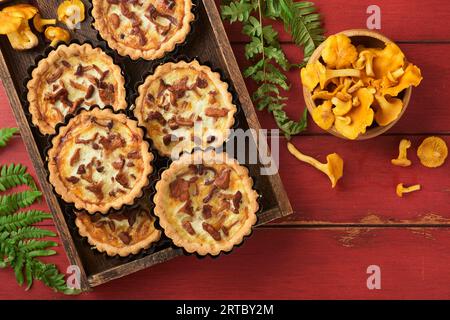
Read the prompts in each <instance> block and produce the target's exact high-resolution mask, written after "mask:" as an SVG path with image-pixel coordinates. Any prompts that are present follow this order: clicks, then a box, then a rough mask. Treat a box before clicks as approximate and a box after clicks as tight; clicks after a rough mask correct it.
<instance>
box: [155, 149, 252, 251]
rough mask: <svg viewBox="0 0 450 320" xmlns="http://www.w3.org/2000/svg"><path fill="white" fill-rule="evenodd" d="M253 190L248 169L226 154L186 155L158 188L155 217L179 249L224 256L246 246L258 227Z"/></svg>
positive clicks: (175, 164) (202, 153) (167, 172)
mask: <svg viewBox="0 0 450 320" xmlns="http://www.w3.org/2000/svg"><path fill="white" fill-rule="evenodd" d="M252 186H253V180H252V178H251V177H250V176H249V174H248V170H247V169H246V168H245V167H243V166H241V165H239V163H238V162H237V161H236V160H234V159H230V158H228V156H227V155H226V154H225V153H215V151H213V150H209V151H206V152H203V151H195V152H194V153H193V154H183V155H182V156H181V157H180V158H179V159H178V160H176V161H174V162H173V163H172V164H171V165H170V167H169V169H167V170H166V171H164V172H163V173H162V176H161V180H160V181H159V182H158V183H157V184H156V195H155V197H154V202H155V210H154V212H155V214H156V215H157V216H158V217H159V224H160V225H161V227H162V228H163V229H164V232H165V234H166V235H167V236H168V237H169V238H171V239H172V240H173V242H174V244H175V245H177V246H179V247H183V248H184V249H185V250H186V251H187V252H189V253H193V252H196V253H198V254H199V255H206V254H211V255H218V254H219V253H220V252H221V251H230V250H231V249H232V248H233V246H234V245H237V244H239V243H241V242H242V240H243V238H244V237H245V236H246V235H249V234H250V233H251V231H252V226H253V225H254V224H255V223H256V220H257V217H256V211H257V210H258V201H257V198H258V194H257V192H256V191H255V190H253V189H252Z"/></svg>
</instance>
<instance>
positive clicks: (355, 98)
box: [301, 30, 422, 140]
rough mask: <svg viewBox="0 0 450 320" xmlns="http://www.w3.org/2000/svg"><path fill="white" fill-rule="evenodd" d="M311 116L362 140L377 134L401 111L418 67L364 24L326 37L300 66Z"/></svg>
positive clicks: (334, 130)
mask: <svg viewBox="0 0 450 320" xmlns="http://www.w3.org/2000/svg"><path fill="white" fill-rule="evenodd" d="M301 78H302V83H303V94H304V97H305V101H306V105H307V107H308V110H309V112H310V113H311V115H312V118H313V120H314V122H315V123H316V124H317V125H318V126H319V127H320V128H322V129H324V130H327V131H328V132H330V133H332V134H333V135H335V136H338V137H341V138H346V139H351V140H363V139H368V138H372V137H375V136H378V135H380V134H382V133H383V132H385V131H387V130H388V129H389V128H391V127H392V126H393V125H394V124H395V123H396V122H397V121H398V120H399V119H400V117H401V116H402V115H403V113H404V111H405V109H406V107H407V105H408V102H409V99H410V96H411V87H412V86H415V87H417V86H418V85H419V84H420V82H421V80H422V76H421V72H420V69H419V68H418V67H417V66H415V65H413V64H412V63H410V62H408V60H407V59H406V57H405V55H404V54H403V52H402V51H401V49H400V48H399V47H398V46H397V45H396V44H395V43H394V42H392V41H390V40H389V39H388V38H386V37H384V36H383V35H381V34H379V33H376V32H373V31H369V30H347V31H343V32H341V33H338V34H336V35H332V36H330V37H328V38H327V40H325V41H324V42H323V43H322V44H321V45H320V46H319V47H318V48H317V49H316V51H315V52H314V54H313V55H312V56H311V59H310V60H309V62H308V64H307V65H306V67H304V68H303V69H302V70H301Z"/></svg>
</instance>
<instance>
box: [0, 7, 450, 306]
mask: <svg viewBox="0 0 450 320" xmlns="http://www.w3.org/2000/svg"><path fill="white" fill-rule="evenodd" d="M216 2H217V3H218V2H220V1H216ZM315 2H316V3H317V5H318V7H319V10H320V12H321V13H322V14H323V16H324V21H325V28H326V29H327V32H328V34H331V33H333V32H338V31H341V30H344V29H349V28H361V27H365V23H366V19H367V16H368V15H367V14H366V9H367V6H368V5H370V4H372V3H371V2H370V1H364V0H363V1H343V0H333V1H324V0H320V1H315ZM377 4H378V5H379V6H380V8H381V10H382V29H381V32H382V33H384V34H385V35H386V36H388V37H389V38H391V39H394V40H396V41H399V43H400V46H401V48H402V50H403V51H404V52H405V54H406V56H407V57H408V59H409V60H410V61H412V62H414V63H415V64H417V65H418V66H419V67H420V68H421V69H422V73H423V76H424V80H423V82H422V84H421V85H420V87H419V88H415V89H414V90H413V95H412V99H411V102H410V105H409V107H408V110H407V112H406V113H405V115H404V116H403V118H402V119H401V120H400V121H399V122H398V123H397V124H396V125H395V126H394V127H393V128H392V129H391V130H390V131H389V132H388V133H386V134H384V135H382V136H380V137H377V138H375V139H373V140H369V141H363V142H352V141H343V140H341V139H338V138H335V137H333V136H330V135H328V134H326V133H325V132H323V131H322V130H320V129H319V128H317V126H316V125H314V123H313V122H312V121H310V122H309V128H308V131H307V132H306V133H305V134H304V135H301V136H298V137H295V138H294V140H293V143H294V144H295V145H296V146H297V147H299V148H300V149H301V150H302V151H304V152H305V153H307V154H310V155H312V156H315V157H318V158H319V159H321V160H322V161H323V160H324V159H325V157H326V155H327V154H328V153H332V152H337V153H339V154H340V155H341V156H342V157H343V158H344V160H345V171H344V177H343V179H342V180H341V181H340V182H339V184H338V186H337V187H336V189H334V190H333V189H331V187H330V183H329V181H328V179H327V177H326V176H324V175H323V174H321V173H320V172H317V171H315V170H314V169H313V168H310V167H308V166H307V165H305V164H302V163H299V162H297V161H296V160H295V159H294V158H293V157H292V156H290V155H289V154H288V152H287V150H286V148H285V145H284V144H285V141H284V139H282V141H281V145H280V175H281V178H282V181H283V183H284V185H285V187H286V190H287V194H288V196H289V199H290V201H291V203H292V205H293V208H294V215H292V216H290V217H288V218H285V219H281V220H277V221H276V222H275V223H272V224H270V225H268V226H265V227H263V228H260V229H257V230H256V231H255V233H254V234H253V235H252V238H250V239H249V241H247V242H246V243H245V245H244V246H242V247H241V248H238V249H237V250H235V251H234V252H233V253H232V254H231V255H229V256H224V257H221V258H220V259H217V260H213V259H203V260H198V259H196V258H195V257H181V258H177V259H175V260H172V261H170V262H168V263H165V264H162V265H158V266H155V267H152V268H150V269H146V270H143V271H140V272H138V273H136V274H133V275H130V276H127V277H125V278H121V279H118V280H115V281H113V282H111V283H108V284H105V285H102V286H99V287H97V288H95V291H94V292H90V293H87V294H83V295H81V296H78V297H75V299H99V298H107V299H119V298H131V299H165V298H167V299H175V298H180V299H183V298H186V299H196V298H211V299H213V298H217V299H224V298H235V299H238V298H247V299H262V298H268V299H275V298H280V299H281V298H285V299H309V298H325V299H333V298H338V299H342V298H366V299H377V298H381V299H391V298H397V299H402V298H425V299H427V298H428V299H429V298H444V299H446V298H447V299H448V298H450V285H449V283H450V274H449V273H448V272H447V268H448V262H449V260H450V250H449V247H450V229H449V226H450V201H449V195H450V175H449V174H450V164H449V163H450V161H447V162H446V164H445V165H444V166H443V167H441V168H439V169H434V170H433V169H427V168H425V167H423V166H421V165H420V163H419V161H418V159H417V156H416V155H415V152H416V150H417V147H418V145H419V143H420V142H421V141H422V139H423V138H425V137H426V136H429V135H432V134H433V135H438V136H440V137H442V138H443V139H444V140H445V141H446V142H447V144H448V145H450V137H449V135H450V108H449V107H448V103H447V101H448V100H449V99H450V90H449V88H448V83H450V68H449V67H448V66H447V65H446V61H449V60H450V55H449V52H450V29H449V28H448V26H447V22H446V21H448V20H449V19H450V4H449V3H448V2H446V1H439V0H432V1H428V2H423V1H405V0H391V1H387V0H382V1H379V2H378V3H377ZM436 8H438V10H437V9H436ZM225 27H226V31H227V33H228V35H229V37H230V40H231V41H232V46H233V50H234V52H235V54H236V58H237V61H238V63H239V65H240V67H241V69H243V68H244V67H245V66H246V65H247V62H246V61H245V59H244V55H243V46H244V43H243V42H244V41H245V37H244V36H241V35H240V26H238V25H237V24H233V25H231V26H230V25H227V24H226V25H225ZM278 29H279V30H280V31H282V27H281V26H279V28H278ZM281 37H282V39H283V41H284V43H283V48H284V49H285V50H286V52H287V53H288V56H289V58H290V59H292V60H293V61H297V60H300V59H301V52H300V50H299V49H298V48H296V47H295V46H294V45H293V44H292V43H290V39H289V37H288V35H286V34H285V33H284V32H282V33H281ZM289 76H290V79H291V82H292V90H291V91H290V92H289V95H288V96H289V98H290V99H289V103H288V108H287V109H288V112H289V114H290V115H292V116H299V115H300V114H301V112H302V110H303V107H304V102H303V97H302V93H301V84H300V80H299V76H298V71H295V70H294V71H292V72H291V73H290V75H289ZM246 83H247V87H248V88H249V90H250V91H251V90H252V89H253V88H254V85H253V84H252V83H250V82H249V81H247V82H246ZM13 107H14V106H13ZM0 108H1V114H0V127H5V126H15V122H14V118H13V116H12V113H11V110H10V107H9V105H8V102H7V99H6V97H5V93H4V92H3V91H0ZM258 117H259V121H260V122H261V124H262V127H263V128H274V127H275V126H274V122H273V120H272V118H271V115H269V114H267V113H266V112H258ZM401 138H408V139H411V140H412V145H413V146H412V148H411V149H410V150H409V152H408V155H409V157H410V159H411V160H412V162H413V165H412V166H411V167H409V168H399V167H394V166H392V165H391V164H390V159H391V158H393V157H396V155H397V147H398V142H399V141H400V139H401ZM11 159H14V161H16V162H22V163H24V164H30V160H29V159H28V156H27V153H26V151H25V148H24V145H23V142H22V141H21V139H20V137H18V136H17V137H15V138H14V139H13V143H12V144H11V146H10V147H9V148H8V149H5V150H0V162H1V163H7V162H10V161H11ZM398 182H403V183H405V184H413V183H420V184H422V187H423V190H422V191H419V192H417V193H413V194H409V195H406V196H405V197H404V198H402V199H400V198H398V197H397V196H396V195H395V185H396V184H397V183H398ZM40 206H41V207H40V208H43V209H44V208H45V205H44V204H41V205H40ZM44 224H48V227H49V228H54V227H53V224H52V223H51V222H47V223H44ZM59 253H60V254H58V255H57V256H55V257H52V258H50V260H49V261H53V262H55V263H57V265H58V266H59V267H60V268H61V269H62V270H64V269H65V268H66V267H67V264H68V262H67V259H66V257H65V255H64V253H63V251H62V249H61V248H59ZM369 265H378V266H380V268H381V272H382V284H381V286H382V288H381V290H368V288H367V286H366V280H367V277H368V274H367V273H366V270H367V267H368V266H369ZM280 270H282V271H280ZM0 283H2V285H1V286H0V298H5V299H27V298H28V299H44V298H50V299H54V298H58V299H68V297H64V296H62V295H60V294H55V293H53V292H51V291H50V290H48V289H46V288H45V287H43V286H42V285H41V284H40V283H36V284H35V286H34V288H33V289H32V290H31V291H30V292H25V291H24V290H23V288H20V287H18V286H17V285H16V283H15V280H14V276H13V274H12V271H11V270H1V271H0ZM70 299H72V297H70Z"/></svg>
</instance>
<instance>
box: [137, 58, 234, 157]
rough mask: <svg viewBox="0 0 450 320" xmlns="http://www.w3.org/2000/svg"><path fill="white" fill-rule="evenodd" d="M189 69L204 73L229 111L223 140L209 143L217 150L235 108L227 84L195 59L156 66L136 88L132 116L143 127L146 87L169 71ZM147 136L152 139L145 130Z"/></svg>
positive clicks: (231, 123) (161, 151) (231, 122)
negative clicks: (136, 94)
mask: <svg viewBox="0 0 450 320" xmlns="http://www.w3.org/2000/svg"><path fill="white" fill-rule="evenodd" d="M189 67H193V68H194V69H196V70H197V71H199V72H204V73H206V74H207V75H208V76H209V77H210V79H211V81H212V82H213V84H214V85H215V86H216V88H217V90H218V91H219V93H220V95H222V96H223V97H224V102H225V105H223V106H222V107H225V108H227V109H230V112H228V116H227V117H228V119H227V122H226V124H225V129H224V130H226V132H222V133H223V134H222V137H223V139H216V141H214V142H213V143H211V144H210V145H209V146H210V147H214V148H218V147H220V146H221V145H222V144H223V142H224V141H226V140H228V138H229V136H230V130H229V129H231V127H232V126H233V125H234V122H235V119H234V115H235V113H236V112H237V107H236V105H235V104H234V103H233V95H232V94H231V93H230V92H229V91H228V87H229V86H228V83H226V82H224V81H222V79H221V78H220V74H219V73H218V72H213V71H212V70H211V68H210V67H208V66H205V65H201V64H200V63H199V62H198V61H197V60H195V59H194V60H193V61H192V62H186V61H180V62H176V63H175V62H168V63H165V64H163V65H160V66H158V67H157V68H156V70H155V72H154V73H153V74H151V75H149V76H148V77H147V78H146V79H145V81H144V83H143V84H142V85H140V86H139V88H138V97H137V98H136V102H135V108H134V110H133V113H134V116H135V117H136V118H137V119H138V121H139V125H141V126H144V127H145V121H144V119H142V117H141V114H142V109H143V108H145V106H144V105H145V102H144V101H145V99H144V98H145V96H146V93H147V90H148V87H149V86H150V84H151V83H152V82H153V81H155V80H156V79H158V78H159V77H161V75H164V74H167V73H168V72H170V71H171V70H176V69H182V68H189ZM147 136H148V137H149V138H150V139H152V137H151V136H150V135H149V131H148V130H147ZM154 147H155V148H156V149H157V150H158V153H159V154H160V155H162V156H166V157H168V156H170V155H171V152H170V150H169V151H165V150H160V148H157V146H156V145H154ZM193 149H194V147H192V148H185V149H183V151H186V152H191V151H192V150H193Z"/></svg>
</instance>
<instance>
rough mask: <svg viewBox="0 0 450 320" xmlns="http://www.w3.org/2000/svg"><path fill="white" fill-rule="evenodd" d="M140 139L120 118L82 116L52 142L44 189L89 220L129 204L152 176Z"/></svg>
mask: <svg viewBox="0 0 450 320" xmlns="http://www.w3.org/2000/svg"><path fill="white" fill-rule="evenodd" d="M143 135H144V133H143V130H142V129H141V128H139V127H138V126H137V122H136V121H134V120H131V119H128V118H127V117H126V115H124V114H115V113H113V112H112V111H111V110H110V109H99V108H94V109H92V110H82V111H81V112H80V114H78V115H76V116H75V117H73V118H72V119H70V120H69V122H68V124H67V125H65V126H63V127H61V128H60V130H59V133H58V134H57V135H56V136H55V137H54V138H53V139H52V147H51V148H50V150H49V151H48V169H49V172H50V176H49V180H50V183H51V184H52V185H53V186H54V187H55V191H56V192H57V193H58V194H59V195H60V196H61V197H62V198H63V200H64V201H66V202H69V203H74V205H75V207H76V208H77V209H84V210H86V211H88V212H89V213H91V214H93V213H96V212H100V213H107V212H108V210H109V209H110V208H114V209H116V210H118V209H120V208H121V207H122V206H123V205H124V204H133V202H134V200H135V199H136V198H138V197H139V196H141V195H142V188H143V187H145V186H147V185H148V183H149V178H148V175H149V174H150V173H151V172H152V171H153V167H152V165H151V161H152V160H153V154H152V153H150V152H149V150H148V149H149V144H148V142H146V141H145V140H144V137H143Z"/></svg>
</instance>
